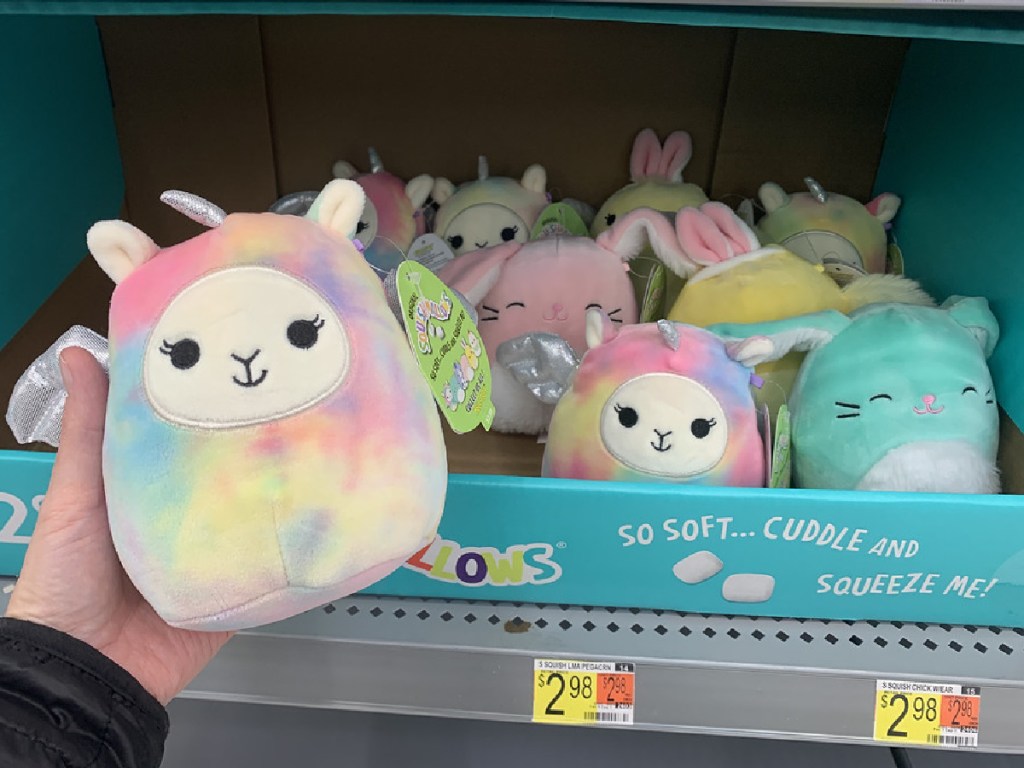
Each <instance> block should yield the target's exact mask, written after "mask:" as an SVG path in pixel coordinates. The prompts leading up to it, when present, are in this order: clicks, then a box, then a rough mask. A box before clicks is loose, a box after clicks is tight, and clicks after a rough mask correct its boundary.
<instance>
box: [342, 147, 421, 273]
mask: <svg viewBox="0 0 1024 768" xmlns="http://www.w3.org/2000/svg"><path fill="white" fill-rule="evenodd" d="M371 158H372V159H373V160H372V164H373V165H374V170H373V171H371V172H370V173H362V174H358V173H356V170H355V168H353V167H352V166H351V165H349V164H348V163H346V162H338V163H335V164H334V175H335V177H336V178H340V179H352V180H353V181H355V182H356V183H357V184H358V185H359V186H360V187H362V188H363V192H365V193H366V205H365V206H364V207H363V213H362V215H361V216H360V217H359V223H358V224H357V225H356V231H355V237H356V238H357V239H358V240H359V242H361V243H362V244H363V246H364V250H363V256H364V257H365V258H366V260H367V261H368V262H370V264H371V265H372V266H373V267H374V269H376V270H378V272H381V273H385V274H386V273H387V272H389V271H391V270H392V269H395V268H397V267H398V265H399V264H400V263H401V262H402V261H403V260H404V259H405V256H406V254H407V253H408V252H409V246H411V245H412V241H413V240H415V239H416V237H417V236H418V235H421V234H423V232H424V231H425V230H426V227H425V225H424V216H423V206H424V204H425V203H426V202H427V198H428V197H429V196H430V191H431V189H432V188H433V185H434V179H433V177H432V176H428V175H426V174H423V175H420V176H417V177H415V178H414V179H412V180H411V181H409V182H408V183H406V182H404V181H402V180H401V179H400V178H398V177H397V176H395V175H394V174H392V173H388V172H387V171H385V170H384V169H383V167H381V166H380V165H379V158H376V155H375V154H374V153H371Z"/></svg>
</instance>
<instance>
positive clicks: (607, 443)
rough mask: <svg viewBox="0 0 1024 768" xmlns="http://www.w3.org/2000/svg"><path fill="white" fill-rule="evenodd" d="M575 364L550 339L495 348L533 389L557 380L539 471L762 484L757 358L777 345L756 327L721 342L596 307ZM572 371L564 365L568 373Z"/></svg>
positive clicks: (513, 342)
mask: <svg viewBox="0 0 1024 768" xmlns="http://www.w3.org/2000/svg"><path fill="white" fill-rule="evenodd" d="M587 344H588V346H589V349H588V350H587V352H586V354H585V355H584V356H583V359H582V361H581V362H580V363H579V368H578V370H572V371H567V370H566V367H565V366H561V365H558V364H556V365H552V364H551V359H552V357H554V358H555V359H556V360H557V356H552V355H551V354H550V353H548V350H550V349H552V348H557V346H558V345H557V343H555V342H554V340H553V339H550V338H545V337H543V336H540V337H538V336H524V337H521V338H518V339H514V340H511V341H510V342H507V344H506V345H503V348H502V349H499V356H504V357H505V358H506V359H508V360H509V361H510V363H511V364H512V368H513V371H514V372H515V373H516V375H517V377H518V378H520V380H522V381H524V382H526V383H527V384H528V386H531V388H534V389H541V388H543V389H548V390H550V389H552V388H555V387H554V385H555V384H558V383H560V387H558V388H559V389H560V391H559V392H558V394H559V395H560V397H559V399H558V405H557V406H556V407H555V412H554V415H553V417H552V419H551V426H550V428H549V430H548V440H547V445H546V447H545V450H544V464H543V470H542V474H543V475H544V476H545V477H565V478H575V479H580V480H623V481H655V482H657V481H660V482H670V483H692V484H700V485H731V486H746V487H760V486H763V485H764V482H765V456H764V442H763V440H762V437H761V433H760V431H759V429H758V424H757V414H756V412H755V408H754V401H753V398H752V396H751V394H750V383H751V376H752V371H751V368H752V366H753V365H755V364H756V363H758V362H760V361H761V360H762V359H764V356H765V355H766V354H767V353H769V352H771V351H772V350H773V346H772V344H771V343H770V342H769V341H768V340H767V339H765V338H763V337H759V336H753V337H750V338H747V339H742V340H735V341H732V342H730V343H728V344H726V343H724V342H723V341H722V340H721V339H720V338H718V337H717V336H715V335H714V334H712V333H710V332H708V331H705V330H703V329H701V328H695V327H693V326H688V325H681V324H678V323H672V322H669V321H667V320H660V321H658V322H657V323H644V324H641V325H632V326H624V327H621V328H620V327H619V326H617V325H616V324H614V323H612V322H611V320H610V319H609V318H608V316H607V315H606V314H604V313H603V312H602V311H600V310H597V309H594V310H591V311H590V312H589V313H588V315H587ZM567 374H568V375H567Z"/></svg>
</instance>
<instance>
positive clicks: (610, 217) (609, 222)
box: [604, 213, 615, 227]
mask: <svg viewBox="0 0 1024 768" xmlns="http://www.w3.org/2000/svg"><path fill="white" fill-rule="evenodd" d="M604 223H605V224H607V225H608V226H609V227H610V226H611V225H612V224H614V223H615V214H614V213H609V214H608V215H607V216H605V217H604Z"/></svg>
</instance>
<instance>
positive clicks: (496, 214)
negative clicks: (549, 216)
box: [433, 157, 550, 256]
mask: <svg viewBox="0 0 1024 768" xmlns="http://www.w3.org/2000/svg"><path fill="white" fill-rule="evenodd" d="M433 198H434V202H436V203H438V204H439V205H440V207H439V208H438V209H437V215H436V216H435V218H434V233H435V234H436V235H437V236H438V237H440V238H441V239H442V240H444V241H445V242H446V243H448V247H449V248H451V249H452V253H454V254H455V255H456V256H461V255H462V254H464V253H469V252H470V251H476V250H480V249H481V248H487V247H489V246H495V245H501V244H502V243H511V242H517V243H525V242H526V241H527V240H528V239H529V238H530V230H531V228H532V227H533V225H534V224H535V223H536V222H537V217H539V216H540V214H541V212H542V211H543V210H544V208H545V207H546V206H547V204H548V203H549V202H550V200H549V197H548V194H547V171H545V170H544V167H543V166H541V165H531V166H530V167H529V168H527V169H526V171H525V172H524V173H523V178H522V179H521V180H519V181H516V180H515V179H510V178H507V177H504V176H491V175H490V171H489V167H488V163H487V158H486V157H480V159H479V166H478V178H477V179H475V180H474V181H468V182H466V183H465V184H462V185H460V186H459V187H458V188H456V187H455V185H454V184H452V183H451V182H450V181H449V180H448V179H445V178H439V179H437V181H435V182H434V191H433Z"/></svg>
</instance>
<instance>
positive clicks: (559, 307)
mask: <svg viewBox="0 0 1024 768" xmlns="http://www.w3.org/2000/svg"><path fill="white" fill-rule="evenodd" d="M562 309H563V307H562V305H561V304H559V303H558V302H557V301H556V302H555V303H554V304H552V305H551V312H552V314H555V315H558V314H561V312H562Z"/></svg>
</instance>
